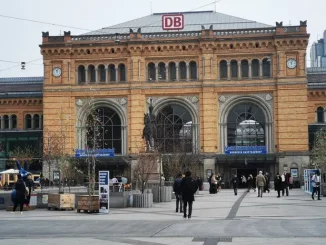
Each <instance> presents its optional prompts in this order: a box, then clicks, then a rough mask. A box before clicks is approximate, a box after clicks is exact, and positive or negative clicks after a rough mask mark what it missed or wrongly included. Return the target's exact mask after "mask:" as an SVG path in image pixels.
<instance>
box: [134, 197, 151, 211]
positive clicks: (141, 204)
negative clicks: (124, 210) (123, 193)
mask: <svg viewBox="0 0 326 245" xmlns="http://www.w3.org/2000/svg"><path fill="white" fill-rule="evenodd" d="M133 204H134V205H133V206H134V207H135V208H151V207H153V194H152V193H144V194H134V195H133Z"/></svg>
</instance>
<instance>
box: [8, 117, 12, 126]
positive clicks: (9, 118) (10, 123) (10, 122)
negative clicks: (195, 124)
mask: <svg viewBox="0 0 326 245" xmlns="http://www.w3.org/2000/svg"><path fill="white" fill-rule="evenodd" d="M8 120H9V129H12V120H11V115H10V116H9V115H8Z"/></svg>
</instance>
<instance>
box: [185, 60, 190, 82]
mask: <svg viewBox="0 0 326 245" xmlns="http://www.w3.org/2000/svg"><path fill="white" fill-rule="evenodd" d="M186 67H187V81H189V78H190V69H189V64H186Z"/></svg>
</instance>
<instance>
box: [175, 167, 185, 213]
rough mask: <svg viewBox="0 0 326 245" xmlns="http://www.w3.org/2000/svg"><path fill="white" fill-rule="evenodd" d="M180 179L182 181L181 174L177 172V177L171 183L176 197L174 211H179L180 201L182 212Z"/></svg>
mask: <svg viewBox="0 0 326 245" xmlns="http://www.w3.org/2000/svg"><path fill="white" fill-rule="evenodd" d="M181 181H182V174H181V173H179V174H178V176H177V178H176V179H175V180H174V184H173V191H174V194H175V197H176V199H177V200H176V209H175V212H176V213H178V211H179V203H180V213H182V212H183V211H182V208H183V203H182V195H181V194H182V193H181Z"/></svg>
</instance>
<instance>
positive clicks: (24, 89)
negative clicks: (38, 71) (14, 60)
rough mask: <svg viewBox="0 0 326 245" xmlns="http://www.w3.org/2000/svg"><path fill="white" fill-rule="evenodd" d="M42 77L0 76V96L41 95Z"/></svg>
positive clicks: (22, 96) (33, 96)
mask: <svg viewBox="0 0 326 245" xmlns="http://www.w3.org/2000/svg"><path fill="white" fill-rule="evenodd" d="M43 82H44V77H8V78H7V77H5V78H0V98H26V97H28V98H30V97H32V98H35V97H42V96H43V95H42V94H43V92H42V91H43Z"/></svg>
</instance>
